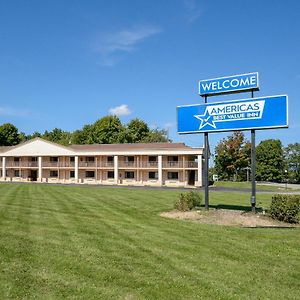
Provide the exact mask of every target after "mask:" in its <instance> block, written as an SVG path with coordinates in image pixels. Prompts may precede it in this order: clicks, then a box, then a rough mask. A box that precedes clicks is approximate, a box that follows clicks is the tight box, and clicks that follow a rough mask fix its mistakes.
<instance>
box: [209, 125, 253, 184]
mask: <svg viewBox="0 0 300 300" xmlns="http://www.w3.org/2000/svg"><path fill="white" fill-rule="evenodd" d="M250 153H251V144H250V143H249V142H248V141H246V140H245V136H244V134H243V133H242V132H240V131H236V132H234V133H233V134H232V135H230V136H228V137H227V138H225V139H223V140H221V142H220V143H219V144H218V145H217V146H216V149H215V154H216V155H215V169H216V172H217V174H218V175H219V178H220V179H221V180H230V179H234V180H245V176H246V175H245V174H246V172H245V168H246V167H249V165H250Z"/></svg>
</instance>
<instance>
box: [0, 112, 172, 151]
mask: <svg viewBox="0 0 300 300" xmlns="http://www.w3.org/2000/svg"><path fill="white" fill-rule="evenodd" d="M35 137H41V138H43V139H46V140H48V141H52V142H55V143H58V144H61V145H69V144H117V143H157V142H168V141H169V139H168V136H167V131H166V130H164V129H159V128H155V129H150V128H149V126H148V124H147V123H146V122H144V121H143V120H141V119H137V118H136V119H132V120H131V121H130V122H129V123H128V124H123V123H122V122H121V120H120V119H119V118H118V117H117V116H112V115H109V116H105V117H103V118H101V119H99V120H97V121H96V122H94V123H92V124H87V125H84V126H83V127H82V128H81V129H78V130H75V131H73V132H70V131H64V130H62V129H60V128H54V129H53V130H51V131H47V130H46V131H45V132H44V133H40V132H37V131H36V132H34V133H33V134H28V135H26V134H25V133H23V132H19V130H18V128H17V127H16V126H15V125H13V124H11V123H5V124H2V125H1V126H0V146H13V145H17V144H19V143H21V142H24V141H27V140H30V139H33V138H35Z"/></svg>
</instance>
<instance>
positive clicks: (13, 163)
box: [6, 161, 38, 168]
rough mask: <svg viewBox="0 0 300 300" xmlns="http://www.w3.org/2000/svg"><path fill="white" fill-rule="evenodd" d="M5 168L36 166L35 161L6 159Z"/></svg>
mask: <svg viewBox="0 0 300 300" xmlns="http://www.w3.org/2000/svg"><path fill="white" fill-rule="evenodd" d="M6 167H7V168H37V167H38V162H37V161H7V162H6Z"/></svg>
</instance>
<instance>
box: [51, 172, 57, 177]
mask: <svg viewBox="0 0 300 300" xmlns="http://www.w3.org/2000/svg"><path fill="white" fill-rule="evenodd" d="M50 177H58V171H56V170H55V171H50Z"/></svg>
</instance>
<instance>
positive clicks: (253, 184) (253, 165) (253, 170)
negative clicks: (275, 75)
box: [251, 90, 256, 212]
mask: <svg viewBox="0 0 300 300" xmlns="http://www.w3.org/2000/svg"><path fill="white" fill-rule="evenodd" d="M251 98H254V92H253V90H252V91H251ZM255 177H256V148H255V130H254V129H251V187H252V188H251V210H252V211H253V212H255V209H256V181H255V179H256V178H255Z"/></svg>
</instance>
